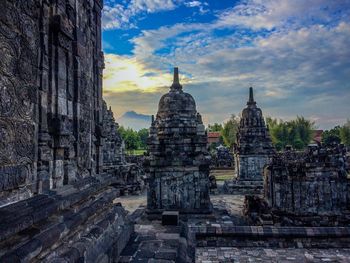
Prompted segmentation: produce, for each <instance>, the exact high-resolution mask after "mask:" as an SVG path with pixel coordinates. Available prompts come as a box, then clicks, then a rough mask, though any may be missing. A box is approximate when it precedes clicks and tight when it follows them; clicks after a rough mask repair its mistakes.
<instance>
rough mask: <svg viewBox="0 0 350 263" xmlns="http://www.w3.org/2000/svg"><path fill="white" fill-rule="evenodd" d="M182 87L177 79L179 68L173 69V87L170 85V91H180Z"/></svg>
mask: <svg viewBox="0 0 350 263" xmlns="http://www.w3.org/2000/svg"><path fill="white" fill-rule="evenodd" d="M181 89H182V86H181V84H180V78H179V68H178V67H175V68H174V80H173V85H171V90H181Z"/></svg>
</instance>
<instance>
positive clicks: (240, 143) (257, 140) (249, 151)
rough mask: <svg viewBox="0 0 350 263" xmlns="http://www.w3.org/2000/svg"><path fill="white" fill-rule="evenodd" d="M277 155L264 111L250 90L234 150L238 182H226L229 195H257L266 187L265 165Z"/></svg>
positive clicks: (236, 180)
mask: <svg viewBox="0 0 350 263" xmlns="http://www.w3.org/2000/svg"><path fill="white" fill-rule="evenodd" d="M274 153H275V148H274V147H273V144H272V141H271V137H270V133H269V130H268V128H267V127H266V124H265V120H264V117H263V114H262V110H261V109H260V108H258V107H257V105H256V102H255V100H254V94H253V88H250V89H249V100H248V102H247V107H246V108H245V109H243V111H242V117H241V120H240V124H239V127H238V132H237V140H236V144H235V149H234V155H235V168H236V175H237V179H234V180H229V181H226V182H225V185H224V190H225V191H227V192H229V193H243V194H257V193H259V192H261V191H262V187H263V170H264V166H265V165H266V164H268V163H269V161H270V160H271V158H272V156H273V155H274Z"/></svg>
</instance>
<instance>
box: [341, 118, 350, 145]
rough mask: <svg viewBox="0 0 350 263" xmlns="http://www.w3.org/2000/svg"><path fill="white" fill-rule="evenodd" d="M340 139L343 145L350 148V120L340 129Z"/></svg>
mask: <svg viewBox="0 0 350 263" xmlns="http://www.w3.org/2000/svg"><path fill="white" fill-rule="evenodd" d="M339 137H340V139H341V142H342V143H344V144H345V145H346V146H350V120H347V122H346V123H345V124H344V125H343V126H342V127H340V129H339Z"/></svg>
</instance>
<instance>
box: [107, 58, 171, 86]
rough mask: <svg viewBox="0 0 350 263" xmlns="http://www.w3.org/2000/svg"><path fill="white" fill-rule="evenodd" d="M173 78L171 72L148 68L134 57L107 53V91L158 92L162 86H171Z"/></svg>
mask: <svg viewBox="0 0 350 263" xmlns="http://www.w3.org/2000/svg"><path fill="white" fill-rule="evenodd" d="M171 80H172V75H171V74H170V73H164V72H161V71H158V70H154V69H147V68H146V67H145V65H144V64H142V63H141V62H139V61H138V60H137V59H136V58H134V57H133V58H131V57H127V56H119V55H114V54H106V55H105V70H104V76H103V89H104V91H106V92H115V93H118V92H126V91H143V92H156V91H157V90H158V89H159V88H160V87H164V86H170V85H171Z"/></svg>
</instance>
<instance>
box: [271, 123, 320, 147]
mask: <svg viewBox="0 0 350 263" xmlns="http://www.w3.org/2000/svg"><path fill="white" fill-rule="evenodd" d="M266 123H267V125H268V127H269V131H270V135H271V139H272V142H273V144H274V146H275V147H276V149H277V150H278V151H280V150H283V149H284V148H285V147H286V146H287V145H292V146H293V148H295V149H298V150H302V149H303V148H305V147H306V146H307V145H308V144H309V143H310V141H311V139H312V136H313V130H314V122H312V121H310V120H307V119H305V118H304V117H299V116H297V118H296V119H294V120H291V121H283V120H277V119H273V118H266Z"/></svg>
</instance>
